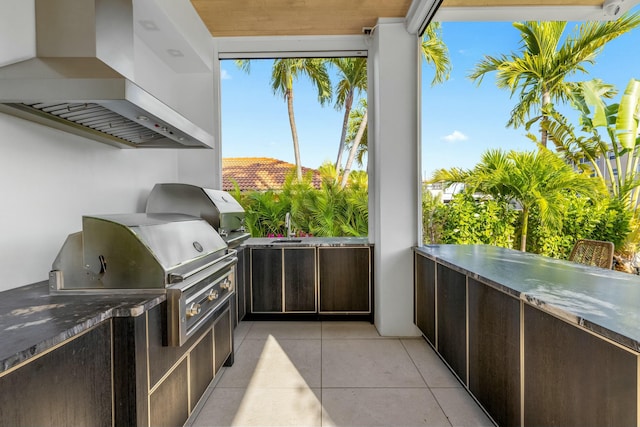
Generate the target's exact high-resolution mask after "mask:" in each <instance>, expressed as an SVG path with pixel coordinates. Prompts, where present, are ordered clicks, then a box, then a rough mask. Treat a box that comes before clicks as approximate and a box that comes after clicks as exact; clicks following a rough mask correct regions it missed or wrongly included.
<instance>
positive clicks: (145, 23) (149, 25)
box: [138, 19, 160, 31]
mask: <svg viewBox="0 0 640 427" xmlns="http://www.w3.org/2000/svg"><path fill="white" fill-rule="evenodd" d="M138 23H139V24H140V25H142V28H144V29H145V30H147V31H158V30H160V28H158V25H157V24H156V23H155V22H154V21H152V20H150V19H141V20H140V21H138Z"/></svg>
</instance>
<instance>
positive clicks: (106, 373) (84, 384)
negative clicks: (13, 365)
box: [0, 321, 113, 427]
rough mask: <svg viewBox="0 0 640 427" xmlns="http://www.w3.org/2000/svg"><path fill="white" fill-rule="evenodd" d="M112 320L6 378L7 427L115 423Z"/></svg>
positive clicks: (0, 409) (0, 405)
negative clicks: (113, 407)
mask: <svg viewBox="0 0 640 427" xmlns="http://www.w3.org/2000/svg"><path fill="white" fill-rule="evenodd" d="M111 343H112V333H111V321H105V322H103V323H101V324H99V325H98V326H96V327H94V328H93V329H90V330H89V331H87V332H85V333H83V334H81V335H79V336H77V337H75V338H73V339H71V340H69V341H68V342H66V343H65V344H64V345H62V346H61V347H58V348H56V349H54V350H52V351H50V352H48V353H46V354H44V355H42V356H40V357H38V358H35V359H34V360H33V361H30V362H28V363H26V364H25V365H24V366H22V367H20V368H18V369H16V370H14V371H11V372H9V373H7V374H5V375H3V376H1V377H0V422H1V424H2V425H6V426H15V427H18V426H105V427H106V426H112V425H113V409H112V404H113V395H112V390H113V376H112V374H113V371H112V358H111Z"/></svg>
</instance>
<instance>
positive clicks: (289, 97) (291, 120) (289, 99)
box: [286, 89, 302, 182]
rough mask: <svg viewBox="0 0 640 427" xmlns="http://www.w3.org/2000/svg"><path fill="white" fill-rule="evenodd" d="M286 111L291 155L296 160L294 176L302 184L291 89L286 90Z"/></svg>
mask: <svg viewBox="0 0 640 427" xmlns="http://www.w3.org/2000/svg"><path fill="white" fill-rule="evenodd" d="M286 98H287V110H288V112H289V125H290V126H291V138H292V139H293V155H294V156H295V160H296V176H297V177H298V182H302V166H301V164H300V147H299V146H298V131H297V130H296V119H295V116H294V115H293V89H287V94H286Z"/></svg>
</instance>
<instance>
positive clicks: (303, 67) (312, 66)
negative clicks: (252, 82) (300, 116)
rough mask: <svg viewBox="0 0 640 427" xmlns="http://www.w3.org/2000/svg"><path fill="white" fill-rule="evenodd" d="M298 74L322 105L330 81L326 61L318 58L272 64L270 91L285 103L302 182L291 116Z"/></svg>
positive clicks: (299, 177)
mask: <svg viewBox="0 0 640 427" xmlns="http://www.w3.org/2000/svg"><path fill="white" fill-rule="evenodd" d="M300 74H304V75H306V76H307V77H309V79H311V82H312V83H313V85H314V86H315V87H316V89H317V91H318V102H320V105H324V104H326V103H327V102H329V101H330V100H331V81H330V80H329V74H328V73H327V65H326V60H324V59H318V58H283V59H276V60H275V61H274V62H273V70H272V72H271V89H273V93H274V94H280V95H282V96H283V97H284V99H285V100H286V101H287V111H288V113H289V125H290V126H291V139H292V140H293V153H294V156H295V163H296V176H297V177H298V180H299V181H301V180H302V164H301V162H300V147H299V145H298V131H297V129H296V120H295V116H294V114H293V82H294V80H296V79H297V78H298V76H299V75H300Z"/></svg>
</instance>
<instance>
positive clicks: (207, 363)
mask: <svg viewBox="0 0 640 427" xmlns="http://www.w3.org/2000/svg"><path fill="white" fill-rule="evenodd" d="M212 360H213V332H212V330H211V329H209V331H208V332H207V333H206V334H205V336H204V338H202V339H201V340H200V342H199V343H198V344H197V345H196V346H195V347H194V348H193V350H191V352H190V353H189V394H190V399H189V401H190V403H191V407H190V411H193V409H194V408H195V407H196V404H197V403H198V400H200V397H201V396H202V395H203V394H204V392H205V391H206V390H207V387H208V386H209V383H210V382H211V380H213V363H211V361H212Z"/></svg>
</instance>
